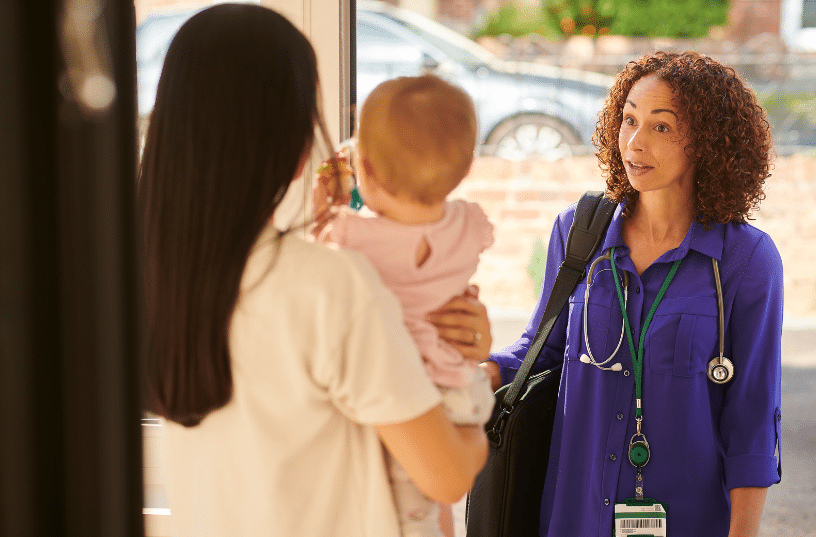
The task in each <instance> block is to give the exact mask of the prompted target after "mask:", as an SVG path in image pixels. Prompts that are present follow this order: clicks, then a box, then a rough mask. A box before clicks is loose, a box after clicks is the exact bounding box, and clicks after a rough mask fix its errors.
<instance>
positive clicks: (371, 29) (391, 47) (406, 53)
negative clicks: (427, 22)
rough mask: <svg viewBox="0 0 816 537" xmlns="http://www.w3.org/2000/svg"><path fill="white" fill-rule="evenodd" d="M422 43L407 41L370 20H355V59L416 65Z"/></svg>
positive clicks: (420, 59)
mask: <svg viewBox="0 0 816 537" xmlns="http://www.w3.org/2000/svg"><path fill="white" fill-rule="evenodd" d="M427 52H428V51H426V50H422V43H421V42H419V40H416V41H415V42H413V43H409V42H407V41H406V40H405V39H403V38H402V37H400V36H397V35H396V34H395V33H394V32H392V31H390V30H388V29H386V28H384V27H383V26H382V25H381V24H377V23H376V22H374V21H372V20H367V19H365V18H360V19H358V20H357V61H358V62H359V63H362V64H366V63H389V64H397V63H406V64H411V65H416V66H417V68H418V67H419V64H420V63H421V61H422V54H423V53H427Z"/></svg>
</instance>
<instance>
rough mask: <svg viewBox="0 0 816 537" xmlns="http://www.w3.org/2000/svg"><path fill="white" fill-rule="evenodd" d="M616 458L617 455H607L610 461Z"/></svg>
mask: <svg viewBox="0 0 816 537" xmlns="http://www.w3.org/2000/svg"><path fill="white" fill-rule="evenodd" d="M617 459H618V456H617V455H615V454H612V455H610V456H609V460H610V461H614V460H617Z"/></svg>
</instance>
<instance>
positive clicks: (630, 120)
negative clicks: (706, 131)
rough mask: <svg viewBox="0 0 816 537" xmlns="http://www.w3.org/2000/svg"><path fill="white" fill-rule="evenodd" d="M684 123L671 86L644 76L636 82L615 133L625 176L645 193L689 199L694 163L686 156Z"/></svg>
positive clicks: (651, 76)
mask: <svg viewBox="0 0 816 537" xmlns="http://www.w3.org/2000/svg"><path fill="white" fill-rule="evenodd" d="M687 144H688V141H687V138H686V134H685V122H684V120H683V118H681V117H680V111H679V109H678V108H677V106H676V105H675V101H674V92H673V90H672V88H671V86H670V85H669V84H668V83H667V82H665V81H664V80H661V79H659V78H657V77H656V76H655V75H647V76H644V77H643V78H641V79H640V80H638V81H637V82H635V84H634V85H633V86H632V89H631V90H629V95H628V96H627V98H626V103H625V104H624V107H623V122H622V123H621V127H620V133H619V134H618V148H619V149H620V153H621V158H622V160H623V164H624V166H625V167H626V175H627V177H628V179H629V183H630V184H631V185H632V187H633V188H634V189H635V190H637V191H638V192H640V193H641V194H643V193H644V192H656V191H665V192H666V193H670V194H676V195H681V196H691V192H692V185H693V184H694V163H693V162H692V160H691V159H690V158H689V157H688V155H686V151H685V147H686V145H687Z"/></svg>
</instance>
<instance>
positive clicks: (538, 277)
mask: <svg viewBox="0 0 816 537" xmlns="http://www.w3.org/2000/svg"><path fill="white" fill-rule="evenodd" d="M546 269H547V249H546V248H545V247H544V242H543V241H542V240H541V237H536V240H535V242H534V243H533V251H532V253H531V254H530V261H529V262H528V263H527V274H529V275H530V278H532V280H533V285H535V290H536V292H535V294H536V296H538V295H539V294H541V286H542V285H544V272H545V270H546Z"/></svg>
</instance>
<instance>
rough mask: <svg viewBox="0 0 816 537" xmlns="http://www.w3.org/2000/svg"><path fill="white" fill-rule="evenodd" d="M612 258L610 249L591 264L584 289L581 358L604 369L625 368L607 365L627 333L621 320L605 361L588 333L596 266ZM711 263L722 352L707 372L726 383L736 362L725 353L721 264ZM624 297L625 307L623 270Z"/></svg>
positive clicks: (625, 287)
mask: <svg viewBox="0 0 816 537" xmlns="http://www.w3.org/2000/svg"><path fill="white" fill-rule="evenodd" d="M610 260H611V258H610V257H609V251H608V250H607V252H606V253H605V254H604V255H602V256H600V257H598V258H597V259H595V260H594V261H593V262H592V264H591V265H590V266H589V271H588V272H587V283H586V290H585V291H584V314H583V322H584V323H583V324H584V344H585V345H586V349H587V352H586V354H582V355H581V357H580V358H579V360H580V361H581V362H583V363H585V364H590V365H594V366H595V367H597V368H598V369H601V370H603V371H620V370H622V369H623V366H622V365H621V363H620V362H618V363H615V364H612V365H611V366H607V365H606V364H608V363H609V362H610V361H611V360H612V358H614V357H615V355H616V354H618V351H619V350H620V346H621V343H622V342H623V336H624V334H625V333H626V332H625V330H626V326H625V324H624V322H623V320H621V335H620V339H618V346H617V347H615V350H614V351H613V352H612V354H610V355H609V358H607V359H606V360H604V361H603V362H598V361H597V360H595V357H594V356H593V355H592V349H591V348H590V346H589V333H588V323H587V311H588V310H589V290H590V289H591V288H592V284H593V283H594V279H593V274H594V272H595V266H596V265H597V264H598V263H600V262H601V261H610ZM711 264H712V266H713V267H714V284H715V286H716V288H717V317H718V324H719V343H720V354H719V356H717V357H716V358H714V359H712V360H711V361H710V362H709V363H708V369H707V371H706V373H707V374H708V378H709V379H710V380H711V381H712V382H714V383H715V384H725V383H726V382H728V381H730V380H731V379H732V378H734V364H733V363H732V362H731V360H729V359H728V358H726V357H725V356H724V355H723V353H724V351H725V313H724V308H723V293H722V282H721V281H720V266H719V264H718V263H717V260H716V259H714V258H713V257H712V258H711ZM604 270H611V269H602V270H601V271H599V272H598V274H600V273H601V272H603V271H604ZM623 297H624V307H626V306H627V305H628V298H629V276H628V275H627V273H626V271H623Z"/></svg>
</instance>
